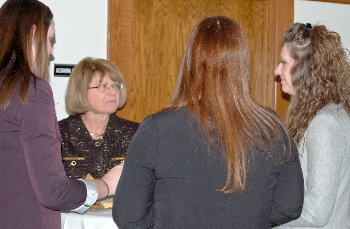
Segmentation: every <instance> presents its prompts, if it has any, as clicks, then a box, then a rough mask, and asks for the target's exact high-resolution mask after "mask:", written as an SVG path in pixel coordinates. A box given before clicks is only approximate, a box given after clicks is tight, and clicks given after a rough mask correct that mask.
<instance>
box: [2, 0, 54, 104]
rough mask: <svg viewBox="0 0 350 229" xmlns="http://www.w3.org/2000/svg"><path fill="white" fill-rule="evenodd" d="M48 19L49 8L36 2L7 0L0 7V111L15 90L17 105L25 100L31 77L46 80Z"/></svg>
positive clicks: (51, 17) (31, 0)
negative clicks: (16, 91)
mask: <svg viewBox="0 0 350 229" xmlns="http://www.w3.org/2000/svg"><path fill="white" fill-rule="evenodd" d="M52 19H53V15H52V12H51V10H50V8H49V7H47V6H46V5H44V4H43V3H41V2H39V1H37V0H7V1H6V2H5V3H4V4H3V6H2V7H1V9H0V82H1V85H0V91H1V93H0V109H5V108H6V107H7V106H8V105H9V103H10V99H11V97H12V95H13V93H14V90H15V88H16V87H18V88H19V91H20V100H21V102H23V103H25V102H26V101H27V95H28V85H29V82H30V78H31V77H32V76H33V75H35V76H37V77H39V78H41V79H44V80H47V79H48V64H49V54H48V53H47V33H48V29H49V26H50V24H51V22H52ZM33 44H35V45H34V47H35V50H34V52H35V53H32V52H33V51H32V47H33ZM33 56H35V60H33Z"/></svg>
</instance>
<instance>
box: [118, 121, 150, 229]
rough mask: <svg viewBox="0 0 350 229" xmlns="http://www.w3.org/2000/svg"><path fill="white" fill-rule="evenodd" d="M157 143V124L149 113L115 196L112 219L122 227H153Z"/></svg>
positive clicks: (132, 149)
mask: <svg viewBox="0 0 350 229" xmlns="http://www.w3.org/2000/svg"><path fill="white" fill-rule="evenodd" d="M156 146H157V133H156V127H155V124H154V121H153V119H152V117H148V118H146V119H145V121H144V122H143V123H142V125H141V126H140V127H139V129H138V131H137V132H136V133H135V135H134V137H133V138H132V141H131V143H130V145H129V148H128V151H127V154H126V155H127V157H126V159H125V162H124V168H123V172H122V175H121V178H120V180H119V183H118V186H117V190H116V194H115V197H114V201H113V202H114V203H113V211H112V212H113V219H114V221H115V222H116V224H117V225H118V227H119V228H123V229H131V228H153V225H154V217H155V212H154V207H153V203H154V187H155V179H156V178H155V171H154V165H153V160H152V155H154V153H155V151H156V150H157V149H156Z"/></svg>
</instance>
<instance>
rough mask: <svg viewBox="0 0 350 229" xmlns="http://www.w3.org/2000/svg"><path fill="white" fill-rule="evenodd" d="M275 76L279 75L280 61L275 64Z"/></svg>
mask: <svg viewBox="0 0 350 229" xmlns="http://www.w3.org/2000/svg"><path fill="white" fill-rule="evenodd" d="M274 74H275V76H279V75H281V63H280V64H278V65H277V67H276V69H275V71H274Z"/></svg>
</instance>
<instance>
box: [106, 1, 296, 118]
mask: <svg viewBox="0 0 350 229" xmlns="http://www.w3.org/2000/svg"><path fill="white" fill-rule="evenodd" d="M293 6H294V0H142V1H139V0H109V27H108V28H109V42H108V45H109V47H108V59H109V60H110V61H111V62H112V63H114V64H116V65H117V66H119V67H120V69H121V70H122V72H123V73H124V75H125V81H126V86H127V88H128V100H127V104H126V105H125V107H124V108H123V109H122V110H120V111H118V115H119V116H121V117H124V118H127V119H129V120H133V121H142V120H143V119H144V117H145V116H147V115H149V114H152V113H154V112H157V111H158V110H160V109H161V108H162V107H164V105H166V104H167V103H168V102H169V100H170V97H171V95H172V92H173V89H174V86H175V82H176V79H177V74H178V70H179V67H180V61H181V59H182V56H183V52H184V48H185V44H186V41H187V38H188V35H189V33H190V32H191V30H192V28H193V27H194V25H195V24H196V23H197V22H198V21H199V20H201V19H202V18H204V17H207V16H212V15H224V16H228V17H230V18H232V19H234V20H236V21H238V22H239V23H240V24H241V25H242V26H243V27H244V29H245V30H246V31H247V33H248V36H249V38H250V49H251V54H252V55H251V59H252V70H251V72H252V77H251V93H252V96H253V98H254V99H255V100H256V101H257V102H258V103H260V104H262V105H265V106H269V107H271V108H274V109H277V111H278V112H279V113H280V114H282V115H284V114H285V110H286V106H287V104H288V103H286V101H285V100H284V99H283V98H282V97H281V95H280V92H279V91H280V89H279V88H278V86H277V85H276V82H275V80H274V76H273V70H274V68H275V66H276V63H277V60H278V59H279V58H278V57H279V52H280V41H281V37H282V31H283V30H284V29H285V28H287V27H288V26H289V25H290V24H292V22H293Z"/></svg>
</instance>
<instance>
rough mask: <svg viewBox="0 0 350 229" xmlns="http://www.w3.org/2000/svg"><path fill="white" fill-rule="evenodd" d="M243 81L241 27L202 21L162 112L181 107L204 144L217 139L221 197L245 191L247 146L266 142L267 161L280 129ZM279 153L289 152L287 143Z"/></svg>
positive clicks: (246, 65) (218, 19)
mask: <svg viewBox="0 0 350 229" xmlns="http://www.w3.org/2000/svg"><path fill="white" fill-rule="evenodd" d="M249 78H250V53H249V44H248V38H247V35H246V33H245V31H244V30H243V28H242V27H241V26H240V25H239V24H238V23H237V22H235V21H233V20H231V19H230V18H227V17H224V16H213V17H208V18H205V19H203V20H202V21H200V22H199V23H198V24H197V25H196V26H195V27H194V29H193V30H192V33H191V35H190V37H189V39H188V42H187V47H186V50H185V53H184V57H183V60H182V64H181V67H180V71H179V75H178V81H177V85H176V88H175V91H174V93H173V97H172V99H171V101H170V103H169V104H168V105H167V106H166V107H165V109H164V110H175V109H179V108H181V107H185V106H187V107H188V109H189V110H190V111H191V113H192V115H193V116H194V117H195V118H196V119H197V120H198V122H199V126H200V131H201V133H204V135H203V136H205V137H206V138H204V139H207V142H208V143H209V144H211V143H213V141H212V140H213V139H217V138H218V139H219V140H218V145H219V147H220V148H221V149H223V150H224V151H225V153H226V155H225V156H226V167H227V176H226V184H225V185H224V186H223V187H222V188H221V189H218V191H221V192H224V193H232V192H234V191H236V190H239V191H245V190H246V182H247V180H246V179H247V169H248V157H249V154H250V153H249V152H250V150H249V147H252V145H253V146H254V147H255V146H256V145H259V146H262V145H263V144H264V143H263V141H266V139H268V142H269V143H270V145H269V146H268V147H266V145H265V149H266V150H265V153H266V154H268V155H269V156H272V155H271V154H272V153H271V149H272V144H274V143H273V142H275V141H278V142H280V143H282V140H281V136H282V131H284V130H283V129H284V127H283V124H282V123H281V121H280V119H279V117H278V116H277V115H276V113H274V112H273V111H271V110H270V109H267V108H264V107H262V106H260V105H258V104H256V103H255V102H254V101H253V100H252V98H251V96H250V94H249ZM273 136H274V137H273ZM255 143H256V144H255ZM215 144H216V143H215ZM261 148H264V147H261ZM285 148H286V150H288V149H289V151H290V142H289V143H288V144H286V145H285Z"/></svg>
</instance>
